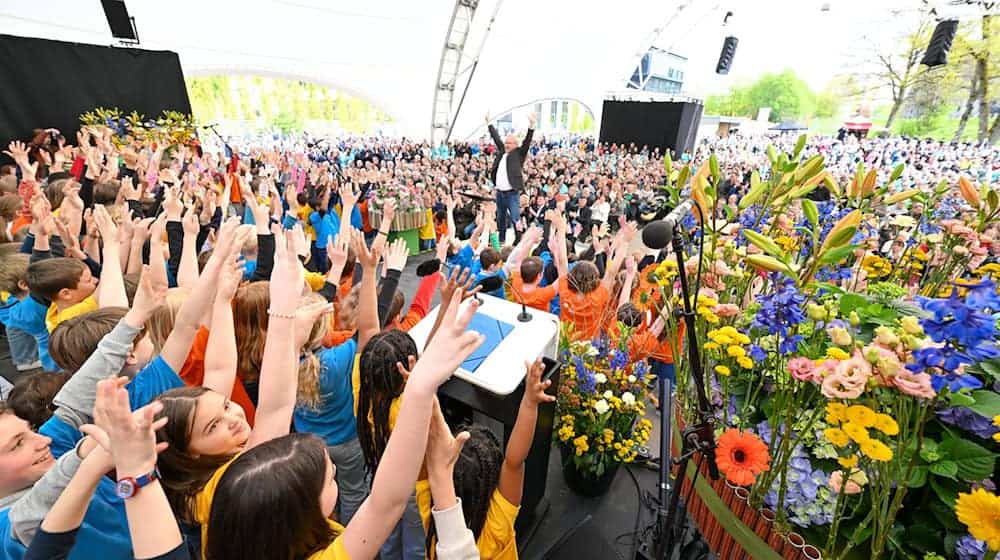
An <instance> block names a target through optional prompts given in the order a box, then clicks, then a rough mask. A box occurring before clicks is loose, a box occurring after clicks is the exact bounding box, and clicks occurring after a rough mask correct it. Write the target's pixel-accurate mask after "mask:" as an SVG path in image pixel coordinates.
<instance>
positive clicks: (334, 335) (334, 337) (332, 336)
mask: <svg viewBox="0 0 1000 560" xmlns="http://www.w3.org/2000/svg"><path fill="white" fill-rule="evenodd" d="M352 336H354V331H330V332H329V333H327V335H326V336H325V337H323V346H325V347H327V348H333V347H334V346H340V345H341V344H343V343H345V342H347V341H348V340H349V339H350V338H351V337H352Z"/></svg>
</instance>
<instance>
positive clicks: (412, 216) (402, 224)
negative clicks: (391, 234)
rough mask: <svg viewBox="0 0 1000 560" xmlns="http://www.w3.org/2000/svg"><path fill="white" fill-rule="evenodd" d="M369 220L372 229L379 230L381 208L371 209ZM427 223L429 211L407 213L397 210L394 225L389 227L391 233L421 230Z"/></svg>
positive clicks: (421, 209) (417, 210) (407, 211)
mask: <svg viewBox="0 0 1000 560" xmlns="http://www.w3.org/2000/svg"><path fill="white" fill-rule="evenodd" d="M368 219H369V220H370V222H371V224H372V227H376V228H377V227H378V226H379V224H381V223H382V210H381V209H380V208H373V207H369V209H368ZM426 221H427V211H426V210H424V209H423V208H419V209H416V210H406V211H403V210H397V211H396V215H395V216H394V217H393V219H392V224H391V225H390V226H389V231H408V230H412V229H420V228H422V227H424V222H426Z"/></svg>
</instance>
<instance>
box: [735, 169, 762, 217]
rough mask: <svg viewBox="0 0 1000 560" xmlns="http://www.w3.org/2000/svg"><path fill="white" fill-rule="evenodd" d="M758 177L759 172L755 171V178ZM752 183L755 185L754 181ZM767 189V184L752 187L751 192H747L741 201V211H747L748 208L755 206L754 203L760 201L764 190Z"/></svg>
mask: <svg viewBox="0 0 1000 560" xmlns="http://www.w3.org/2000/svg"><path fill="white" fill-rule="evenodd" d="M756 175H757V172H756V171H754V176H756ZM750 182H751V183H753V180H751V181H750ZM766 188H767V183H757V186H756V187H750V191H749V192H747V194H745V195H743V198H741V199H740V204H739V207H740V210H746V209H747V208H750V207H751V206H753V205H754V203H756V202H757V200H758V199H760V195H762V194H764V190H765V189H766Z"/></svg>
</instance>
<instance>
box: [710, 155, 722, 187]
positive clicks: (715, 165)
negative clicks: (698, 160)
mask: <svg viewBox="0 0 1000 560" xmlns="http://www.w3.org/2000/svg"><path fill="white" fill-rule="evenodd" d="M708 169H709V170H710V171H711V172H712V178H713V179H715V181H714V182H715V183H718V182H719V176H720V175H721V174H722V172H721V171H719V158H717V157H715V152H712V155H710V156H708Z"/></svg>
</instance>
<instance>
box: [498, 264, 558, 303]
mask: <svg viewBox="0 0 1000 560" xmlns="http://www.w3.org/2000/svg"><path fill="white" fill-rule="evenodd" d="M510 284H511V288H513V290H514V292H515V293H516V295H515V296H514V297H513V298H512V299H511V301H513V302H514V303H521V300H524V304H525V305H527V306H528V307H530V308H532V309H537V310H539V311H548V310H549V303H550V302H551V301H552V299H553V298H555V297H556V295H557V294H558V293H559V292H558V291H557V290H556V287H555V285H553V284H549V285H548V286H545V287H544V288H539V287H537V286H536V287H535V288H534V289H531V290H527V291H526V290H525V289H524V280H522V279H521V273H519V272H515V273H514V274H513V275H512V276H511V279H510ZM518 296H520V297H521V299H518Z"/></svg>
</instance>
